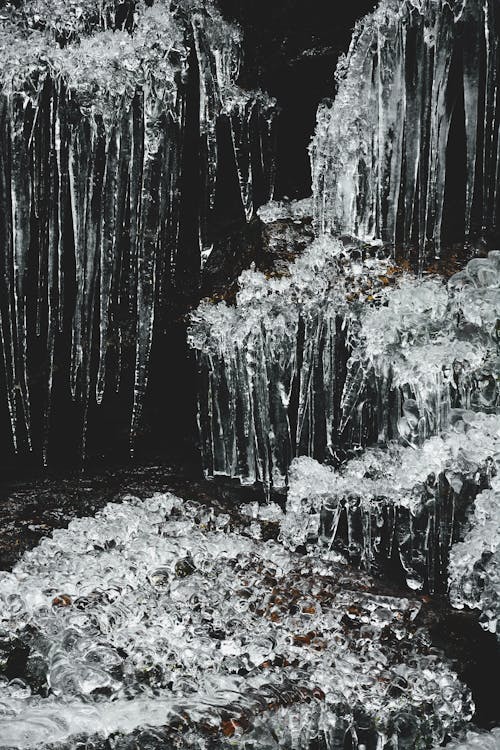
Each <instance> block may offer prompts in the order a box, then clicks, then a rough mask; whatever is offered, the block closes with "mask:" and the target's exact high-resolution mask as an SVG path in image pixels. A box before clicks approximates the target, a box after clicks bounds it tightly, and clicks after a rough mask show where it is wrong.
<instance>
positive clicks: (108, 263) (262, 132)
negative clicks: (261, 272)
mask: <svg viewBox="0 0 500 750" xmlns="http://www.w3.org/2000/svg"><path fill="white" fill-rule="evenodd" d="M118 5H119V4H117V3H106V4H103V3H102V2H94V3H89V4H87V5H86V6H85V9H83V8H82V7H79V6H70V7H69V8H68V7H66V4H57V3H56V4H55V7H54V4H53V3H47V2H44V1H43V0H30V1H29V2H26V3H25V4H24V5H23V6H22V8H21V9H20V10H19V11H13V10H11V11H10V12H8V11H5V13H4V14H3V15H2V17H1V19H0V57H1V60H2V74H1V84H0V133H1V149H0V150H1V157H0V158H1V162H0V178H1V181H0V206H1V211H2V216H3V217H4V218H5V220H4V221H3V222H2V227H1V229H0V240H1V244H2V247H3V250H2V255H1V261H0V262H1V273H0V278H1V281H0V284H1V287H0V289H1V295H0V296H1V302H0V316H1V325H0V329H1V352H2V360H3V370H4V377H5V397H6V402H7V406H8V412H9V414H10V421H11V428H12V439H13V441H14V446H15V448H16V449H17V450H19V451H21V452H24V451H26V450H31V448H32V420H33V413H34V414H35V418H36V420H39V419H40V417H39V414H40V412H43V417H42V421H43V422H44V426H43V428H42V431H41V432H42V434H43V442H44V454H45V458H46V452H47V444H48V435H49V429H50V418H51V401H52V390H53V383H54V373H55V371H56V370H60V369H61V368H65V367H67V370H68V372H67V381H66V382H67V383H68V385H69V388H70V389H71V393H72V396H73V398H74V399H76V398H79V399H80V400H81V402H82V404H83V409H84V416H83V422H84V427H83V436H84V437H83V440H84V452H85V436H86V422H87V414H88V409H89V404H90V402H91V401H97V403H100V402H101V401H102V400H103V398H105V393H106V392H107V391H108V390H111V391H113V390H117V389H119V388H120V385H121V382H120V378H121V375H122V371H123V363H124V361H125V360H127V358H129V359H130V360H135V364H134V363H133V362H132V363H131V364H130V368H131V369H132V370H133V372H134V374H133V377H132V383H131V389H132V390H133V398H131V399H130V401H131V404H130V408H131V413H132V417H131V422H132V428H131V432H132V439H133V437H134V435H135V433H136V430H137V427H138V424H139V420H140V413H141V404H142V402H143V398H144V394H145V390H146V387H147V383H148V364H149V357H150V351H151V344H152V336H153V326H154V323H155V315H157V314H158V313H159V312H162V311H163V310H164V309H165V307H166V305H168V299H169V296H170V295H171V292H172V289H173V288H175V287H176V286H177V285H178V278H177V272H176V267H177V260H178V250H179V212H180V197H181V192H180V181H181V176H182V172H183V152H184V142H185V132H186V128H191V129H195V131H196V132H197V133H198V137H199V139H200V142H201V146H200V151H202V152H203V156H204V158H202V159H201V165H202V167H203V165H204V169H202V172H203V174H202V178H201V184H199V185H198V184H196V183H195V184H193V185H190V188H189V189H190V190H191V191H192V192H193V193H195V194H197V193H198V192H200V194H201V196H202V197H201V199H200V210H199V236H200V247H199V248H198V268H196V267H194V268H192V269H191V271H192V273H194V275H195V278H196V277H197V275H199V271H200V267H199V264H200V262H201V261H203V260H204V259H206V258H207V257H208V255H209V254H210V250H211V246H212V242H213V239H212V237H211V229H210V212H211V211H212V210H213V207H214V202H215V197H216V182H217V177H218V175H219V171H218V164H219V160H218V150H219V148H220V146H221V144H220V143H219V135H218V131H219V130H220V128H222V127H223V125H224V123H226V128H228V129H229V133H230V138H231V143H232V151H233V154H232V158H233V162H234V166H235V169H236V170H237V172H238V175H239V184H240V193H241V195H240V201H241V211H242V213H243V214H244V215H245V216H246V218H247V219H250V218H251V217H252V214H253V211H254V209H255V208H256V207H257V206H256V205H255V202H254V197H253V193H252V184H253V179H254V176H255V173H256V172H257V173H258V174H259V180H260V182H261V183H265V185H266V186H267V187H266V190H267V198H269V197H270V196H271V193H272V174H273V166H272V147H271V144H272V122H273V115H274V111H275V103H274V102H273V100H271V99H270V98H269V97H267V96H266V95H264V94H263V93H261V92H254V93H252V92H244V91H242V90H241V89H239V88H238V87H237V85H236V79H237V77H238V71H239V65H240V56H241V39H240V32H239V31H238V30H237V29H236V28H234V27H232V26H230V25H228V24H227V23H225V22H224V21H223V20H222V17H221V16H220V14H219V13H218V11H217V10H216V9H215V7H214V6H213V5H212V3H211V2H209V0H207V2H204V3H201V4H191V3H189V2H178V3H168V2H161V1H159V2H157V3H155V4H154V5H153V7H146V6H145V5H144V4H143V3H137V4H135V5H134V3H131V4H130V8H129V10H130V12H129V14H128V15H127V16H126V18H125V19H124V20H123V21H122V22H121V23H119V22H118V20H117V7H118ZM150 5H151V4H150ZM132 6H134V7H132ZM197 79H199V91H198V92H196V93H193V91H192V85H191V84H190V81H196V80H197ZM189 97H199V106H198V109H199V122H198V123H193V122H189V121H188V119H187V109H188V104H189V100H190V99H189ZM256 144H257V145H256ZM259 149H260V150H259ZM190 252H191V254H192V250H191V251H190ZM69 338H70V339H71V353H70V355H69V363H68V364H67V365H66V364H65V354H64V353H63V352H64V346H65V342H66V341H67V340H68V339H69ZM40 352H42V353H41V354H40ZM34 357H39V358H40V359H41V360H42V365H41V367H42V368H43V371H44V382H43V384H42V386H41V387H37V396H36V403H35V402H34V401H33V399H32V398H31V395H30V391H31V387H30V363H31V361H32V360H33V358H34ZM40 393H42V394H43V395H40ZM40 402H43V405H42V404H41V403H40ZM132 402H133V403H132ZM35 447H36V448H38V446H35Z"/></svg>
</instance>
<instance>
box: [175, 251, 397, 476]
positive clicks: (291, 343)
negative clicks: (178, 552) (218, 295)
mask: <svg viewBox="0 0 500 750" xmlns="http://www.w3.org/2000/svg"><path fill="white" fill-rule="evenodd" d="M387 267H388V266H387V263H386V262H385V261H383V260H378V259H377V258H370V257H366V258H365V259H363V258H360V259H359V260H358V261H356V262H354V261H352V259H351V258H350V252H349V249H348V248H346V247H344V245H343V244H342V243H341V242H339V241H338V240H334V239H333V238H326V237H324V238H321V239H319V240H317V241H315V242H313V243H312V244H311V245H310V246H309V247H308V248H307V249H306V250H305V252H304V253H303V254H302V255H300V256H299V257H298V258H297V259H296V260H295V261H294V262H293V263H289V264H288V267H287V269H286V271H284V272H283V273H282V274H279V275H274V276H271V277H270V278H268V277H267V276H266V275H265V274H264V273H262V272H260V271H256V270H255V269H253V270H249V271H245V272H244V273H243V274H242V275H241V277H240V279H239V286H240V289H239V292H238V294H237V299H236V305H235V306H233V307H230V306H228V305H227V304H226V303H221V304H213V303H212V302H211V301H203V302H202V303H201V305H200V306H199V307H198V309H197V310H196V311H195V312H194V313H193V315H192V318H191V327H190V331H189V342H190V344H191V346H192V347H193V348H194V349H195V350H196V351H197V352H198V357H199V365H200V369H201V372H202V376H203V383H202V388H203V390H202V393H201V394H200V413H199V419H200V427H201V433H202V441H203V454H204V462H205V469H206V472H207V474H208V475H209V476H213V475H214V474H227V475H229V476H235V477H239V478H241V479H242V480H243V481H248V482H251V483H252V482H255V481H259V482H263V483H264V484H265V485H266V486H269V485H271V484H273V485H275V486H281V485H283V484H284V482H285V477H286V472H287V469H288V466H289V463H290V461H291V458H292V457H293V454H294V453H295V452H296V450H300V451H301V452H312V451H313V450H314V445H315V443H318V444H319V443H320V441H321V445H322V446H323V450H324V451H329V450H330V448H331V446H332V443H333V441H334V440H335V437H336V428H337V425H336V419H337V418H338V415H337V411H338V409H337V408H336V406H335V403H334V401H335V395H334V394H335V389H336V387H337V386H336V378H337V361H336V360H337V356H338V352H340V351H341V347H342V338H343V332H342V316H344V317H345V318H346V321H347V319H348V318H349V317H350V309H351V308H350V307H349V300H351V301H353V303H354V304H353V306H352V309H353V311H354V310H356V309H357V308H356V304H357V305H362V304H363V303H364V301H365V300H366V299H367V298H368V297H372V298H373V296H374V295H376V293H377V292H376V289H377V286H382V283H381V282H380V280H379V277H380V276H381V275H383V274H384V273H386V271H387ZM346 325H347V322H346Z"/></svg>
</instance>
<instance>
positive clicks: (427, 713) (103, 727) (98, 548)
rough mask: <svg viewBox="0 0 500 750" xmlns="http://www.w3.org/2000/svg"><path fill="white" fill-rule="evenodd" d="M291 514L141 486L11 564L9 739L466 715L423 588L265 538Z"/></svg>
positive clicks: (2, 607)
mask: <svg viewBox="0 0 500 750" xmlns="http://www.w3.org/2000/svg"><path fill="white" fill-rule="evenodd" d="M248 512H249V514H250V517H249V515H248ZM279 516H280V512H279V509H277V507H274V508H273V507H270V508H267V509H265V508H263V509H261V510H259V509H257V508H252V507H250V508H248V509H247V515H240V516H238V515H237V514H236V515H231V516H229V515H228V514H221V515H217V514H216V513H215V512H214V511H213V510H210V509H208V508H206V507H202V506H197V505H191V504H189V503H184V502H183V501H182V500H180V499H179V498H177V497H174V496H173V495H170V494H166V495H156V496H154V497H152V498H150V499H149V500H147V501H145V502H140V501H138V500H135V499H133V498H130V499H128V500H125V501H124V502H123V503H121V504H110V505H108V506H107V507H106V508H105V509H104V510H103V511H102V512H100V513H99V514H98V515H97V517H96V518H83V519H79V520H76V521H72V522H71V524H70V526H69V528H68V530H60V531H56V532H54V534H53V537H52V538H51V539H45V540H44V541H43V542H42V543H41V544H40V546H39V547H37V548H36V549H34V550H33V551H31V552H29V553H27V554H26V555H25V556H24V558H23V559H22V560H21V561H20V562H19V563H18V564H17V565H16V567H15V568H14V570H13V572H12V573H2V574H1V576H0V622H1V628H2V651H3V653H7V654H8V653H9V648H13V647H14V646H15V645H17V646H18V647H19V646H20V645H22V647H23V648H25V649H26V650H27V651H28V656H27V664H26V675H23V679H20V678H17V679H13V680H11V681H10V682H8V681H7V680H5V679H4V680H3V681H2V682H1V684H0V714H1V721H0V745H2V746H7V747H15V748H30V747H34V746H35V745H36V746H38V745H39V744H46V743H48V742H51V743H52V742H54V743H60V742H63V741H67V740H69V739H70V738H71V737H75V736H76V735H82V734H83V735H89V734H92V735H97V736H98V737H104V736H106V735H109V734H112V733H115V732H120V733H127V732H130V731H132V730H133V729H134V728H135V727H138V726H144V725H148V726H157V727H162V728H163V731H165V732H166V733H167V734H168V732H169V731H170V732H173V733H174V736H176V737H178V738H179V741H180V740H181V739H182V735H183V733H188V734H189V733H191V734H190V735H189V736H192V737H194V739H193V741H192V743H191V744H190V746H191V747H200V748H201V747H205V746H207V747H208V744H207V745H205V740H204V737H205V738H206V742H207V743H209V742H213V741H214V740H217V742H218V743H220V746H224V743H227V744H228V746H232V744H233V743H234V742H235V741H236V740H237V738H238V737H239V736H240V735H241V734H244V735H245V737H246V736H247V734H248V740H249V741H251V740H252V738H253V740H254V741H256V742H257V746H258V747H259V748H261V747H262V748H265V747H270V748H271V747H276V748H277V747H279V748H285V747H294V748H297V750H301V749H302V748H304V750H306V748H308V747H309V744H310V741H311V740H312V739H313V738H314V737H318V736H319V737H321V738H324V740H325V742H326V744H327V746H328V747H331V748H332V749H334V750H337V749H338V748H341V747H343V746H344V745H343V742H344V735H345V734H346V733H349V732H351V731H352V736H353V747H358V745H357V742H356V736H357V735H356V728H357V727H358V731H361V729H362V731H363V732H364V734H365V736H366V734H367V733H368V734H370V736H372V737H373V741H374V742H375V741H376V739H377V738H378V741H379V742H380V743H382V741H383V740H384V741H390V742H397V738H398V736H399V737H400V740H401V742H403V741H405V742H416V741H419V742H420V741H422V742H424V743H427V744H429V743H432V742H433V741H434V742H440V741H441V739H442V738H443V736H444V734H445V733H451V732H456V731H459V730H460V728H461V727H462V726H463V725H464V722H466V721H467V719H468V718H470V716H471V713H472V710H473V708H472V705H471V701H470V697H469V695H468V693H467V691H466V690H465V689H464V687H463V686H462V685H461V684H460V682H459V681H458V679H457V677H456V675H455V674H454V673H453V671H451V670H450V667H449V666H448V664H447V663H446V662H445V661H444V660H443V659H442V658H441V657H440V656H439V655H438V653H437V652H436V650H435V649H433V648H432V647H431V646H430V643H429V639H428V635H427V634H426V631H425V629H422V626H421V625H420V624H419V610H420V608H421V603H419V602H418V601H416V600H413V599H411V598H397V597H395V596H389V595H381V594H379V593H377V592H376V589H375V587H374V584H373V581H371V580H370V579H369V578H367V577H366V576H361V575H359V574H358V575H356V574H353V573H352V572H351V571H350V570H349V569H348V568H347V567H346V566H345V565H342V564H335V563H332V562H331V560H330V561H328V562H326V561H323V560H322V559H321V557H319V556H318V555H313V556H298V555H294V554H293V553H291V552H289V551H287V550H286V549H284V548H283V547H282V546H281V545H280V544H278V543H277V542H274V541H268V542H263V541H255V540H254V538H253V537H254V536H255V526H258V525H259V524H261V523H269V522H271V523H272V522H275V519H276V518H279ZM270 712H273V718H272V719H270ZM271 727H272V732H271ZM270 732H271V734H270ZM272 733H274V736H275V739H274V741H273V740H272V738H271V735H272ZM210 738H212V739H210ZM195 740H196V741H195ZM360 742H361V740H360ZM262 743H263V744H262ZM210 746H212V745H210ZM408 747H410V745H408Z"/></svg>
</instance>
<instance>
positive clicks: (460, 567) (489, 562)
mask: <svg viewBox="0 0 500 750" xmlns="http://www.w3.org/2000/svg"><path fill="white" fill-rule="evenodd" d="M499 509H500V477H496V479H495V480H494V481H493V483H492V486H491V489H487V490H485V491H484V492H482V493H481V494H480V495H479V496H478V497H477V498H476V501H475V503H474V507H473V511H472V513H471V517H470V521H469V525H470V530H469V531H468V533H467V534H466V535H465V538H464V540H463V541H462V542H460V543H458V544H456V545H455V546H454V547H453V549H452V550H451V556H450V598H451V602H452V604H453V606H454V607H460V608H462V607H464V606H468V607H475V608H477V609H479V610H481V619H480V622H481V624H482V625H483V627H484V628H485V629H486V630H489V631H490V632H492V633H496V634H497V635H500V524H499V519H498V515H499Z"/></svg>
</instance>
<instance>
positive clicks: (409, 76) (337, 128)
mask: <svg viewBox="0 0 500 750" xmlns="http://www.w3.org/2000/svg"><path fill="white" fill-rule="evenodd" d="M498 20H499V18H498V4H497V3H496V2H494V0H486V1H485V2H478V0H457V1H455V0H454V1H453V2H448V0H382V1H381V2H380V4H379V6H378V8H377V9H376V10H375V11H374V13H373V14H371V15H369V16H367V17H366V18H364V19H363V20H361V21H360V22H359V23H358V25H357V27H356V29H355V32H354V35H353V38H352V42H351V46H350V49H349V52H348V55H347V57H345V58H342V59H341V61H340V63H339V66H338V69H337V81H338V91H337V94H336V96H335V99H334V101H333V103H325V104H324V105H322V106H321V107H320V109H319V112H318V122H317V128H316V135H315V138H314V140H313V143H312V146H311V161H312V169H313V189H314V200H315V219H316V223H317V228H318V231H319V232H334V233H342V234H349V235H353V236H356V237H359V238H362V239H378V240H382V241H384V242H387V243H389V244H392V245H395V244H396V243H399V242H402V243H403V244H406V245H409V244H418V245H419V246H420V248H421V251H423V250H424V249H425V247H426V245H427V243H430V244H431V246H432V247H433V249H434V252H435V253H436V254H437V255H439V252H440V247H441V241H442V227H443V214H444V210H445V204H446V200H447V195H448V192H450V191H452V190H455V191H457V192H460V193H461V194H460V196H459V201H460V202H459V203H458V204H457V206H458V205H460V208H457V209H455V212H454V215H453V221H454V223H455V226H457V222H458V215H459V212H461V211H463V210H464V209H463V208H462V206H464V208H465V211H464V214H465V219H464V229H463V238H464V239H465V240H468V239H469V238H470V236H471V234H476V235H477V234H479V233H480V232H482V231H488V230H492V229H494V228H495V226H496V224H497V219H498V189H497V188H498V174H499V168H500V158H499V157H500V141H499V124H500V122H499V111H498V36H497V31H496V29H497V28H498ZM454 123H456V124H457V127H456V132H455V134H454V138H453V140H452V142H451V144H450V140H449V135H450V129H451V128H452V127H453V124H454ZM459 128H461V129H462V130H463V131H464V133H465V135H464V136H463V140H464V143H463V144H462V143H461V141H460V135H459V132H460V131H459ZM462 149H463V153H462ZM450 154H451V156H450ZM450 159H451V161H452V162H454V166H455V167H456V165H457V163H460V162H462V161H463V163H462V164H461V168H462V170H463V175H464V176H463V178H462V177H457V176H456V174H455V173H454V176H453V177H451V178H450V175H449V173H448V169H449V166H450V161H449V160H450ZM447 178H448V180H447ZM460 180H462V182H460ZM457 181H458V185H459V187H458V189H457ZM451 183H454V184H451ZM464 214H462V215H464Z"/></svg>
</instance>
